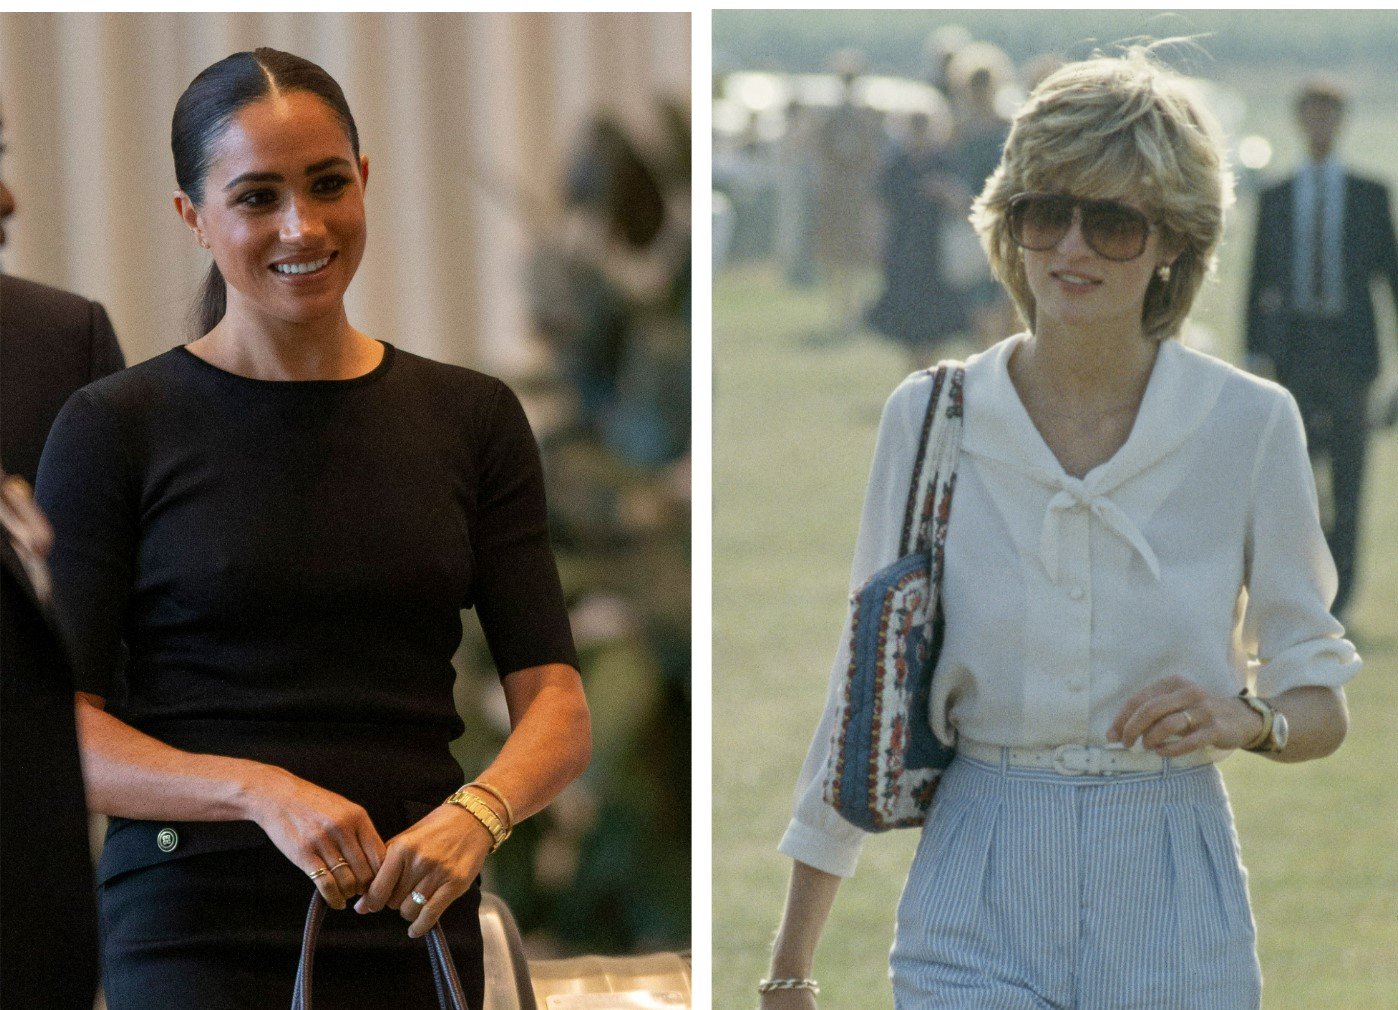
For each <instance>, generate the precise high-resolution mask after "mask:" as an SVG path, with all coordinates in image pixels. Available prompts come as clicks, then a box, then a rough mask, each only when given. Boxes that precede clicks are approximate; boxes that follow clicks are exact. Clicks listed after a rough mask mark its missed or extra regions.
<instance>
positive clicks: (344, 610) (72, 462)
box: [38, 345, 577, 1010]
mask: <svg viewBox="0 0 1398 1010" xmlns="http://www.w3.org/2000/svg"><path fill="white" fill-rule="evenodd" d="M38 496H39V500H40V503H41V505H42V506H43V508H44V509H45V511H46V512H47V513H48V514H49V516H50V517H51V519H52V521H53V523H54V526H55V531H56V534H57V535H56V548H55V552H54V555H53V558H52V565H53V569H54V576H55V584H56V585H57V586H58V590H57V591H58V597H59V610H60V613H61V614H62V615H64V616H65V617H66V618H67V619H68V621H69V623H70V624H71V633H72V637H73V640H74V665H75V677H76V683H77V685H78V688H79V689H80V690H85V691H90V692H92V693H95V694H98V695H101V696H103V697H104V698H106V699H108V703H109V710H111V711H112V712H113V713H114V714H116V715H118V716H119V717H120V718H122V719H124V720H125V721H127V722H128V723H130V724H131V725H133V726H134V727H136V728H137V729H139V730H141V731H142V732H144V733H148V734H150V735H151V736H153V737H156V738H157V739H159V740H162V741H164V742H166V743H169V744H171V745H172V746H175V747H178V748H180V749H183V750H187V751H193V752H199V753H214V754H223V755H229V756H236V757H243V758H250V759H253V760H257V761H262V762H266V763H268V764H274V765H279V766H281V767H284V768H286V769H288V770H290V771H291V772H293V773H294V774H296V775H298V776H301V777H302V778H305V779H308V780H310V781H312V782H315V783H317V784H318V785H321V786H323V787H325V788H327V789H331V790H333V791H335V792H338V793H340V794H342V795H344V796H346V797H348V798H350V799H352V800H354V801H355V802H357V803H360V804H361V805H363V806H364V807H365V809H366V810H367V811H368V812H369V815H370V817H371V818H372V819H373V821H374V824H375V826H376V827H377V828H378V830H379V833H380V835H381V836H382V837H383V838H384V839H388V838H390V837H391V836H392V835H394V834H396V833H398V832H399V831H401V830H402V829H403V828H405V827H406V826H408V825H409V824H411V823H413V822H414V821H416V820H418V819H420V818H421V817H422V816H424V815H425V814H426V813H427V812H429V811H430V810H431V809H432V808H433V807H435V806H436V805H437V804H438V803H440V802H441V800H442V798H443V797H444V796H446V795H447V794H448V793H450V792H451V791H452V790H454V789H455V788H457V787H458V786H459V785H460V784H461V782H462V773H461V769H460V768H459V767H458V765H457V764H456V761H455V759H454V758H453V757H452V755H451V753H450V750H449V747H448V745H449V743H450V742H451V740H453V739H454V738H455V737H457V736H459V735H460V734H461V733H462V731H463V729H464V727H463V724H462V722H461V720H460V719H459V717H458V716H457V714H456V711H455V708H454V706H453V702H452V683H453V680H454V673H453V669H452V666H451V656H452V653H453V652H454V651H455V649H456V646H457V644H458V642H459V641H460V635H461V626H460V611H461V609H463V608H467V607H472V606H474V607H475V608H476V610H477V613H478V614H479V617H480V620H481V623H482V626H483V628H484V630H485V632H486V636H487V639H488V641H489V643H490V648H491V651H492V655H493V657H494V660H495V664H496V667H497V668H498V669H499V671H500V672H501V673H502V675H503V674H508V673H509V672H511V671H514V670H519V669H524V668H527V667H531V666H538V665H541V664H545V663H567V664H569V665H572V666H576V665H577V657H576V653H575V651H574V648H573V644H572V638H571V634H570V632H569V629H568V623H567V615H566V611H565V609H564V606H563V601H562V593H561V590H560V588H559V582H558V575H557V571H556V569H555V566H554V561H553V556H552V554H551V552H550V550H549V545H548V537H547V531H546V526H545V509H544V492H543V479H542V473H541V470H540V466H539V458H538V450H537V448H536V446H535V443H534V439H533V436H532V434H531V433H530V430H529V426H528V422H527V421H526V419H525V416H524V412H523V410H522V409H521V407H520V405H519V401H518V400H517V399H516V398H515V396H514V395H513V393H511V392H510V390H509V389H508V388H506V387H505V386H504V384H502V383H501V382H499V381H498V380H496V379H492V378H489V377H487V376H485V375H482V374H480V373H478V372H474V371H471V370H469V369H464V368H457V367H454V366H450V365H443V364H439V363H436V362H432V361H428V360H427V359H424V358H421V357H418V356H416V355H413V354H409V353H406V352H404V351H401V350H396V349H395V348H393V347H392V346H389V345H385V350H384V357H383V361H382V362H381V363H380V365H379V366H378V367H377V368H375V369H374V370H373V371H372V372H370V373H369V374H367V375H364V376H361V377H359V378H357V379H350V380H343V381H307V382H268V381H261V380H255V379H247V378H243V377H241V376H237V375H233V374H231V373H229V372H225V371H222V370H221V369H218V368H215V367H214V366H212V365H210V364H208V363H207V362H205V361H203V360H201V359H200V358H198V357H196V356H195V355H193V354H191V353H190V352H189V351H187V350H185V349H184V348H176V349H175V350H173V351H169V352H167V353H165V354H162V355H160V356H158V357H156V358H153V359H151V360H149V361H147V362H144V363H142V364H140V365H136V366H134V367H132V368H129V369H127V370H126V371H125V372H123V373H120V374H119V375H115V376H112V377H110V378H108V379H104V380H102V381H100V382H97V383H94V384H92V385H91V386H88V387H86V388H85V389H83V390H81V391H80V392H79V393H77V394H75V395H74V397H73V398H72V399H71V400H70V401H69V402H68V404H67V405H66V406H65V407H64V409H63V412H62V414H60V416H59V418H58V421H57V422H56V423H55V425H54V429H53V433H52V434H51V435H50V438H49V442H48V445H47V446H46V448H45V450H44V456H43V461H42V463H41V466H40V471H39V485H38ZM123 641H124V642H125V645H126V647H127V649H128V650H129V657H128V658H127V659H126V662H125V669H124V672H119V671H120V670H121V668H122V665H123V664H122V661H121V653H122V642H123ZM97 876H98V885H99V907H100V916H101V925H102V940H103V954H102V958H103V960H102V967H103V974H104V986H105V988H106V993H107V1000H108V1005H109V1006H110V1008H111V1010H134V1008H140V1010H161V1008H167V1007H168V1008H170V1010H174V1008H177V1007H178V1008H186V1007H195V1006H197V1007H200V1008H201V1010H214V1008H225V1007H227V1008H258V1010H262V1008H267V1007H277V1006H289V1005H290V1001H291V989H292V981H293V978H294V974H295V964H296V955H297V951H298V949H299V946H300V930H301V926H302V922H303V921H304V916H305V911H306V905H307V902H308V901H309V899H310V897H311V894H312V891H313V885H312V884H311V882H310V881H309V880H307V879H306V876H305V874H304V873H303V872H302V871H301V870H300V869H298V868H297V867H296V866H294V865H293V864H292V863H291V862H290V861H288V860H287V859H286V858H285V857H284V856H282V855H281V853H280V852H279V851H277V850H276V848H275V847H274V846H272V844H271V843H270V841H268V839H267V838H266V836H265V834H264V833H263V832H262V830H261V829H260V828H259V827H258V826H257V825H256V824H254V823H253V822H251V821H236V822H222V823H218V822H198V823H185V822H182V823H165V822H153V821H131V820H125V819H121V818H115V819H113V822H112V825H111V827H110V829H109V831H108V836H107V844H106V847H105V849H104V851H103V855H102V859H101V862H100V864H99V866H98V873H97ZM478 902H479V891H478V889H477V888H476V887H473V888H472V890H471V891H470V892H469V893H468V894H467V895H466V896H465V897H463V898H461V899H460V900H458V901H457V902H456V903H455V904H454V905H453V906H452V907H451V909H449V910H448V912H447V914H446V915H445V916H444V917H443V919H442V922H443V925H444V926H445V927H446V928H447V930H448V933H449V936H450V939H451V942H452V947H453V951H454V953H455V956H456V960H457V965H458V968H459V969H460V970H461V972H462V975H463V982H465V983H466V985H467V988H468V992H471V993H473V999H474V1004H475V1005H479V1002H480V998H481V989H482V985H483V981H482V966H481V946H480V944H481V941H480V933H479V928H478V925H477V920H476V907H477V904H478ZM406 932H407V923H406V922H404V921H403V920H402V919H401V918H400V917H399V915H398V914H397V912H396V911H395V910H391V909H386V910H385V911H384V912H381V913H379V914H377V915H373V916H364V917H361V916H358V915H356V914H355V913H353V912H351V911H346V912H343V913H334V912H331V913H330V915H329V916H328V919H327V923H326V928H325V931H324V933H323V935H322V940H321V945H320V947H319V950H318V953H317V961H316V985H315V993H316V1005H317V1007H324V1008H327V1010H328V1008H340V1007H344V1008H351V1007H353V1008H359V1007H363V1008H369V1007H373V1008H375V1010H378V1008H383V1007H404V1008H410V1007H419V1006H421V1007H428V1006H433V1005H435V1002H434V1001H435V997H434V995H433V993H434V990H433V987H432V981H431V973H430V970H429V967H428V960H427V954H426V950H425V947H424V945H423V943H422V941H416V942H413V941H409V940H408V939H407V936H406Z"/></svg>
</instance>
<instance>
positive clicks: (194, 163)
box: [170, 47, 359, 336]
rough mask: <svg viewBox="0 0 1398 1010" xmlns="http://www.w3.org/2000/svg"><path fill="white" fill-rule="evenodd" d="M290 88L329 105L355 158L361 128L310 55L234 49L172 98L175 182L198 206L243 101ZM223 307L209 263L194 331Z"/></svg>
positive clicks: (221, 286) (204, 329) (222, 291)
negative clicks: (216, 155) (218, 149)
mask: <svg viewBox="0 0 1398 1010" xmlns="http://www.w3.org/2000/svg"><path fill="white" fill-rule="evenodd" d="M288 91H304V92H307V93H308V94H312V95H315V96H316V97H317V98H320V99H321V100H322V101H324V102H325V104H327V105H329V106H330V109H331V111H332V112H334V113H335V116H336V118H338V119H339V120H340V124H341V125H342V126H343V127H344V128H345V133H346V135H348V137H349V142H350V147H351V148H353V149H354V155H355V157H356V158H358V157H359V131H358V130H357V129H356V128H355V125H354V116H353V115H351V114H350V108H349V103H348V102H346V101H345V93H344V92H343V91H341V90H340V85H339V84H337V83H336V82H335V78H333V77H331V76H330V75H329V74H328V73H326V72H325V71H324V70H323V69H321V68H320V67H319V66H317V65H316V64H314V63H312V62H311V61H310V60H306V59H302V58H301V57H300V56H294V55H292V54H291V53H284V52H282V51H281V50H279V49H268V48H266V47H262V48H259V49H254V50H253V51H252V52H244V53H234V54H233V55H232V56H228V57H226V58H224V59H221V60H219V61H218V62H217V63H215V64H213V65H212V66H209V67H206V68H205V69H204V70H203V71H201V72H200V74H199V76H198V77H196V78H194V80H192V81H190V82H189V87H187V88H185V90H184V94H182V95H181V96H180V100H179V101H178V102H176V103H175V116H174V119H173V120H172V122H171V123H170V149H171V151H172V152H173V153H174V156H175V181H176V182H177V183H178V184H179V187H180V189H181V190H183V191H184V193H185V195H186V196H188V197H189V198H190V200H192V201H193V202H194V205H195V206H196V207H199V206H202V205H203V203H204V178H205V176H206V175H208V172H209V163H210V162H211V161H212V160H213V148H214V144H215V143H217V141H218V138H219V137H220V136H222V134H223V131H224V130H226V129H227V128H228V124H229V123H230V122H231V121H232V119H233V117H234V116H235V115H237V113H238V112H239V111H240V110H241V109H242V108H243V107H244V106H245V105H249V104H251V103H253V102H255V101H257V100H258V99H261V98H266V97H267V96H269V95H272V94H275V93H278V92H288ZM227 307H228V288H227V286H226V284H225V283H224V280H223V274H221V273H220V272H219V269H218V264H217V263H214V264H211V265H210V266H209V274H208V276H207V277H205V278H204V286H203V288H202V290H201V291H200V295H199V299H198V301H197V302H196V303H195V306H194V312H193V317H194V323H195V328H196V329H197V331H198V332H197V334H196V335H197V336H203V335H204V334H205V333H208V332H209V331H210V330H212V329H213V328H214V326H215V325H217V323H218V321H219V320H220V319H222V318H223V314H224V312H225V311H226V310H227Z"/></svg>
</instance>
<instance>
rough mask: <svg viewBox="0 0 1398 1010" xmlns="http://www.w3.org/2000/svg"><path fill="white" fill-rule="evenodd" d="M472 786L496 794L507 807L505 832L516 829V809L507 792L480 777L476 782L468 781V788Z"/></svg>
mask: <svg viewBox="0 0 1398 1010" xmlns="http://www.w3.org/2000/svg"><path fill="white" fill-rule="evenodd" d="M472 786H474V787H475V788H477V789H483V790H485V791H486V792H488V793H490V795H491V796H494V797H495V798H496V799H497V800H499V801H500V805H501V806H502V807H504V808H505V834H507V835H508V834H509V833H510V832H511V831H513V830H514V829H515V809H514V807H512V806H510V801H509V800H507V799H505V794H504V793H502V792H501V791H500V790H499V789H496V788H495V787H494V786H493V785H491V784H490V783H489V782H482V781H481V780H480V779H476V781H474V782H468V783H466V788H468V789H470V788H471V787H472Z"/></svg>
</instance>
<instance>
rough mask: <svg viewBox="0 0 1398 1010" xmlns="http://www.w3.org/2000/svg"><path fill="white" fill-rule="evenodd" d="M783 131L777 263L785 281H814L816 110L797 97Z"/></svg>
mask: <svg viewBox="0 0 1398 1010" xmlns="http://www.w3.org/2000/svg"><path fill="white" fill-rule="evenodd" d="M785 125H786V130H785V132H784V133H783V134H782V136H781V139H780V140H778V141H777V158H776V161H777V226H776V227H777V237H776V243H777V262H779V263H780V264H781V266H782V273H783V275H784V276H785V277H786V282H787V283H788V284H790V285H791V286H792V287H796V288H806V287H810V286H811V285H812V284H814V283H815V282H816V279H817V276H816V263H815V236H816V222H815V175H816V160H815V159H816V149H815V140H816V136H815V127H816V116H815V110H813V109H811V108H809V107H808V106H805V105H802V104H801V100H800V99H799V98H792V99H790V100H789V101H788V102H787V103H786V124H785Z"/></svg>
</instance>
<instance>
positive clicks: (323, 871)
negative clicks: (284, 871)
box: [307, 866, 330, 880]
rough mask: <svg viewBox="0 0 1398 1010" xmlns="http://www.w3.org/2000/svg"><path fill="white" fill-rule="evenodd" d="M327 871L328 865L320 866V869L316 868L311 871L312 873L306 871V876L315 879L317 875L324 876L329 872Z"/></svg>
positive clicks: (328, 869)
mask: <svg viewBox="0 0 1398 1010" xmlns="http://www.w3.org/2000/svg"><path fill="white" fill-rule="evenodd" d="M329 872H330V867H328V866H322V867H321V868H320V869H318V870H316V871H315V872H313V873H308V874H307V876H308V877H310V878H311V879H312V880H315V879H316V878H317V877H323V876H325V875H326V874H327V873H329Z"/></svg>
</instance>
